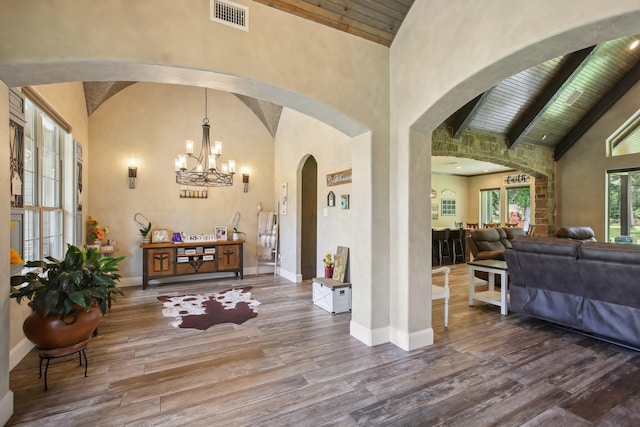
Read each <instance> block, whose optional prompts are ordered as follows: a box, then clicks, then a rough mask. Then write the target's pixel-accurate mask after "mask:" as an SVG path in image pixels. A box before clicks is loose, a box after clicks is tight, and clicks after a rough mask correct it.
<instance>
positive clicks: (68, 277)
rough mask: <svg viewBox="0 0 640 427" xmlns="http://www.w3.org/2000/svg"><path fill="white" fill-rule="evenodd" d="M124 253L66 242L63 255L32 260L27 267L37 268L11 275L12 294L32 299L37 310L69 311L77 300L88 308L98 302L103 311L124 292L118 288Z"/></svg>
mask: <svg viewBox="0 0 640 427" xmlns="http://www.w3.org/2000/svg"><path fill="white" fill-rule="evenodd" d="M124 258H125V257H124V256H121V257H118V258H112V257H109V256H101V255H100V254H99V253H98V250H97V249H95V248H89V249H87V250H83V249H80V248H78V247H76V246H73V245H67V253H66V255H65V257H64V259H62V260H59V259H56V258H54V257H50V256H49V257H46V260H47V261H29V262H27V263H26V264H25V267H30V268H35V269H37V270H36V271H32V272H28V273H27V274H25V275H16V276H12V277H11V294H10V296H11V298H15V299H16V301H18V303H20V302H21V301H22V299H23V298H26V299H28V300H30V301H32V308H33V310H34V311H37V310H39V309H43V310H44V315H45V316H46V315H48V314H64V315H67V314H69V313H70V312H71V311H72V310H73V308H74V306H75V305H76V304H77V305H79V306H81V307H82V308H83V309H84V310H85V311H89V309H91V306H92V305H93V304H94V303H95V304H97V305H98V307H100V311H102V314H104V313H106V311H107V307H108V304H109V301H115V300H116V297H115V295H116V294H118V295H124V294H123V292H122V290H121V289H120V288H118V286H117V283H116V282H118V281H119V280H120V274H119V273H118V272H119V269H118V263H120V262H121V261H122V260H123V259H124Z"/></svg>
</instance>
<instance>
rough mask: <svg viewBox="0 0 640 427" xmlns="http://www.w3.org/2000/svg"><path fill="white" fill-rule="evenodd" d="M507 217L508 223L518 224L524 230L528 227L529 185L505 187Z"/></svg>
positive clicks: (529, 217)
mask: <svg viewBox="0 0 640 427" xmlns="http://www.w3.org/2000/svg"><path fill="white" fill-rule="evenodd" d="M507 200H508V206H507V209H508V211H507V217H506V218H507V219H506V221H505V222H506V223H508V224H518V227H523V228H524V229H525V230H526V229H528V228H529V222H530V220H531V190H530V188H529V187H517V188H514V187H511V188H507Z"/></svg>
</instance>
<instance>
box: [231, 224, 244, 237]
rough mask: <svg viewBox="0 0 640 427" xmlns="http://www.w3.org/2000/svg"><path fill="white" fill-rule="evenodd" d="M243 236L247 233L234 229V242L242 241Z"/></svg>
mask: <svg viewBox="0 0 640 427" xmlns="http://www.w3.org/2000/svg"><path fill="white" fill-rule="evenodd" d="M242 234H245V232H244V231H240V230H238V229H237V228H236V227H233V233H232V234H231V236H232V238H233V240H240V239H241V237H240V235H242ZM245 235H246V234H245Z"/></svg>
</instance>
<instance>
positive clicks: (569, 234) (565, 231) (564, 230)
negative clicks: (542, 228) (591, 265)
mask: <svg viewBox="0 0 640 427" xmlns="http://www.w3.org/2000/svg"><path fill="white" fill-rule="evenodd" d="M556 236H558V237H560V238H563V239H573V240H580V241H583V242H586V241H595V240H596V235H595V234H594V232H593V230H592V229H591V227H560V228H558V230H556Z"/></svg>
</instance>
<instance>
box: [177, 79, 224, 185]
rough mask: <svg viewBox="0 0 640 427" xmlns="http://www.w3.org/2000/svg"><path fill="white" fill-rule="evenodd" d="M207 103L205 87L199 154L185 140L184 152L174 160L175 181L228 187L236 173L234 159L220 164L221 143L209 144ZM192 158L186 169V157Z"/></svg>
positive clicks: (188, 141)
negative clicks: (191, 163) (191, 165)
mask: <svg viewBox="0 0 640 427" xmlns="http://www.w3.org/2000/svg"><path fill="white" fill-rule="evenodd" d="M207 108H208V105H207V88H205V89H204V119H203V120H202V146H201V147H200V154H198V156H195V155H194V154H193V153H194V151H193V148H194V143H193V141H192V140H187V144H186V145H187V146H186V150H185V151H186V152H185V154H180V155H178V157H177V158H176V160H175V169H176V183H177V184H182V185H190V186H198V187H228V186H230V185H233V175H234V174H235V173H236V162H235V160H229V161H228V162H227V163H222V164H221V165H220V170H218V167H217V162H218V159H219V158H220V156H221V155H222V143H221V142H220V141H215V142H214V145H213V146H211V140H210V139H209V129H210V126H209V118H208V110H207ZM189 158H191V159H194V160H195V161H196V164H195V165H194V166H193V168H191V169H187V159H189Z"/></svg>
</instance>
